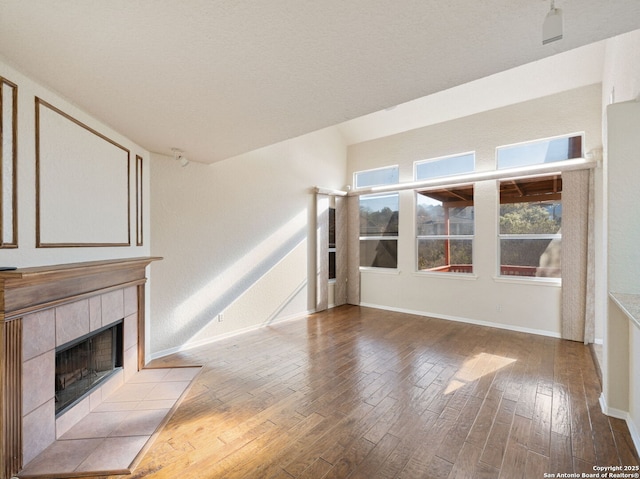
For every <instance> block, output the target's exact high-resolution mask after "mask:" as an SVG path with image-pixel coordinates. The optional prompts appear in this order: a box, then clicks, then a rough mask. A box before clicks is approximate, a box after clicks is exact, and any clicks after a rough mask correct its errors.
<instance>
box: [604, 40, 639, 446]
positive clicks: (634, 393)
mask: <svg viewBox="0 0 640 479" xmlns="http://www.w3.org/2000/svg"><path fill="white" fill-rule="evenodd" d="M638 99H640V30H636V31H633V32H630V33H627V34H625V35H620V36H618V37H615V38H611V39H609V40H607V43H606V50H605V63H604V71H603V81H602V103H603V106H605V107H607V106H608V105H611V104H615V103H624V102H627V103H626V104H623V105H613V106H612V107H609V108H611V109H612V110H615V112H614V113H615V119H614V124H613V125H612V124H611V123H610V121H609V115H610V114H611V111H610V110H609V109H607V114H605V115H604V116H603V130H604V132H605V134H604V141H605V149H604V169H603V176H604V181H603V184H604V192H603V197H604V198H605V204H604V214H605V227H604V228H603V232H604V235H605V236H604V238H603V244H604V246H605V247H604V248H603V250H602V251H603V253H602V258H601V261H602V262H603V263H604V264H605V265H607V267H608V271H607V276H608V285H607V286H606V287H605V288H603V289H602V290H600V291H598V300H599V301H600V304H602V308H603V309H604V311H605V312H606V311H608V312H609V315H608V317H607V321H606V323H605V341H604V351H603V353H604V354H603V357H604V364H603V389H604V391H603V397H602V398H603V402H604V404H603V406H604V409H605V412H607V413H610V414H612V415H616V416H619V417H622V418H623V419H626V420H627V424H628V425H629V429H630V431H631V433H632V436H633V439H634V442H635V445H636V448H640V380H639V379H638V370H639V369H640V353H639V352H640V332H638V330H637V327H636V326H634V325H633V324H631V323H630V322H629V321H628V319H627V318H626V316H625V315H623V314H622V313H621V312H620V310H619V308H618V307H617V306H616V305H615V304H614V303H613V302H612V301H608V296H607V295H608V292H609V291H613V292H618V293H620V292H622V293H625V292H626V293H631V294H640V280H639V279H638V275H637V268H636V267H635V265H636V264H637V259H638V258H637V244H638V240H639V239H640V223H639V222H638V221H637V215H636V214H628V213H626V212H625V211H634V208H635V205H636V204H637V202H638V201H639V200H640V197H639V196H638V190H637V178H638V175H639V169H638V149H639V148H640V145H639V143H640V142H639V140H638V131H640V115H638V104H637V103H628V102H632V101H633V100H638ZM616 123H617V124H616ZM612 140H613V141H615V144H613V145H609V144H608V143H609V142H611V141H612ZM634 178H635V179H636V181H634ZM629 205H631V207H630V208H631V209H630V210H627V208H629ZM607 260H608V262H607ZM607 305H609V307H608V308H607ZM621 376H622V377H621ZM625 416H626V417H625Z"/></svg>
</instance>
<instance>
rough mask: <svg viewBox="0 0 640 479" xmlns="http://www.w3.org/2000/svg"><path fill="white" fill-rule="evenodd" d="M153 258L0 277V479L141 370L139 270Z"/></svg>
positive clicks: (1, 273)
mask: <svg viewBox="0 0 640 479" xmlns="http://www.w3.org/2000/svg"><path fill="white" fill-rule="evenodd" d="M158 259H161V258H155V257H142V258H124V259H115V260H103V261H91V262H85V263H72V264H63V265H53V266H42V267H33V268H22V269H20V268H19V269H17V270H14V271H0V479H8V478H10V477H12V476H14V475H15V474H16V473H17V472H18V471H20V470H21V469H22V468H23V466H24V465H25V464H27V463H29V461H31V460H33V459H34V458H35V457H36V456H37V455H38V454H40V452H42V451H44V450H45V449H46V448H47V447H49V446H50V445H51V444H53V443H54V442H55V441H56V439H58V438H59V437H60V436H61V435H63V434H64V433H65V432H66V431H68V430H69V429H70V428H71V427H73V425H74V424H76V423H77V422H78V421H80V420H81V419H82V418H83V417H85V416H86V415H87V414H89V412H90V411H91V410H92V409H94V408H95V407H97V406H98V405H99V404H100V403H101V401H102V398H103V397H106V396H107V395H108V394H109V393H110V392H111V391H113V390H114V389H115V388H117V387H118V386H119V385H120V384H122V383H123V382H124V381H126V379H127V378H128V377H131V376H132V375H134V374H135V373H136V372H137V371H138V370H139V369H141V368H142V367H143V366H144V359H145V351H144V345H145V329H144V324H145V319H144V312H145V283H146V273H145V269H146V267H147V266H148V265H149V264H150V263H151V262H152V261H155V260H158ZM96 335H97V336H96ZM105 338H106V339H105ZM103 350H104V351H108V357H107V356H106V355H105V357H104V359H103V358H102V351H103ZM58 353H62V354H61V355H58ZM56 356H58V361H56ZM66 356H76V361H75V364H72V363H71V362H70V361H69V360H68V359H67V361H66V363H65V359H64V358H65V357H66ZM56 363H57V364H56ZM109 371H111V372H109ZM88 387H91V389H90V390H89V389H88ZM72 391H73V396H71V395H70V393H71V392H72ZM68 394H69V396H68Z"/></svg>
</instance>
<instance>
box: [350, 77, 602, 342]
mask: <svg viewBox="0 0 640 479" xmlns="http://www.w3.org/2000/svg"><path fill="white" fill-rule="evenodd" d="M600 123H601V87H600V84H596V85H592V86H587V87H582V88H578V89H574V90H571V91H568V92H564V93H560V94H556V95H551V96H547V97H543V98H540V99H537V100H531V101H527V102H524V103H520V104H516V105H512V106H508V107H503V108H499V109H495V110H491V111H488V112H485V113H479V114H476V115H472V116H469V117H465V118H461V119H458V120H452V121H449V122H445V123H441V124H438V125H433V126H428V127H424V128H420V129H417V130H413V131H410V132H406V133H400V134H397V135H393V136H389V137H386V138H382V139H378V140H372V141H368V142H364V143H360V144H357V145H352V146H350V147H349V150H348V152H349V156H348V160H349V163H348V173H349V175H350V176H349V177H350V178H351V175H352V174H353V172H355V171H359V170H364V169H369V168H375V167H381V166H386V165H392V164H399V165H400V181H401V182H404V181H411V180H412V175H413V162H414V161H416V160H422V159H428V158H436V157H440V156H445V155H451V154H456V153H463V152H467V151H475V152H476V170H477V171H487V170H492V169H495V148H496V147H497V146H501V145H505V144H511V143H517V142H522V141H528V140H535V139H538V138H545V137H550V136H557V135H562V134H568V133H575V132H582V131H584V132H585V151H589V150H591V149H593V148H597V147H600V146H601V128H600ZM475 215H476V235H475V241H474V273H475V274H474V278H473V279H471V278H469V277H468V276H466V275H459V276H458V275H455V276H451V275H442V274H424V273H416V272H415V270H416V267H415V227H414V223H415V216H414V193H413V192H411V191H403V192H401V193H400V239H399V258H398V270H399V271H398V273H397V274H393V273H389V272H383V271H369V270H367V271H362V272H361V278H362V298H361V299H362V303H363V304H369V305H374V306H378V307H382V308H389V309H398V310H403V311H411V312H415V313H419V314H425V315H432V316H436V317H443V318H450V319H458V320H463V321H473V322H477V323H481V324H482V323H485V324H492V325H495V326H500V327H506V328H510V329H516V330H523V331H532V332H537V333H541V334H547V335H551V336H559V334H560V287H559V285H557V284H555V285H550V284H548V283H544V284H540V283H537V284H535V283H533V282H532V281H527V280H505V279H496V278H495V276H496V270H497V264H498V260H497V251H498V245H497V221H498V220H497V216H498V193H497V185H496V182H495V181H494V180H492V181H485V182H479V183H476V191H475Z"/></svg>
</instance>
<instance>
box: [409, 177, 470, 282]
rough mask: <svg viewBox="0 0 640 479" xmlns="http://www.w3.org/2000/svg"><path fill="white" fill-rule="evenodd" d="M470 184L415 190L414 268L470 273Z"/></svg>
mask: <svg viewBox="0 0 640 479" xmlns="http://www.w3.org/2000/svg"><path fill="white" fill-rule="evenodd" d="M474 232H475V218H474V207H473V185H465V186H456V187H451V188H441V189H437V190H427V191H418V192H416V242H417V252H418V255H417V256H418V257H417V269H418V271H430V272H440V273H472V272H473V236H474Z"/></svg>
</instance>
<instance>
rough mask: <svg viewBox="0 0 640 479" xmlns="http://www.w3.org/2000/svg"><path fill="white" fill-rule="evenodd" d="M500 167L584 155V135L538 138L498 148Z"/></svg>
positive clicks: (539, 162)
mask: <svg viewBox="0 0 640 479" xmlns="http://www.w3.org/2000/svg"><path fill="white" fill-rule="evenodd" d="M496 153H497V160H498V169H503V168H515V167H519V166H529V165H539V164H543V163H553V162H556V161H563V160H570V159H573V158H580V157H582V136H567V137H562V138H550V139H546V140H537V141H532V142H529V143H520V144H518V145H511V146H502V147H500V148H498V149H497V152H496Z"/></svg>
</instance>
